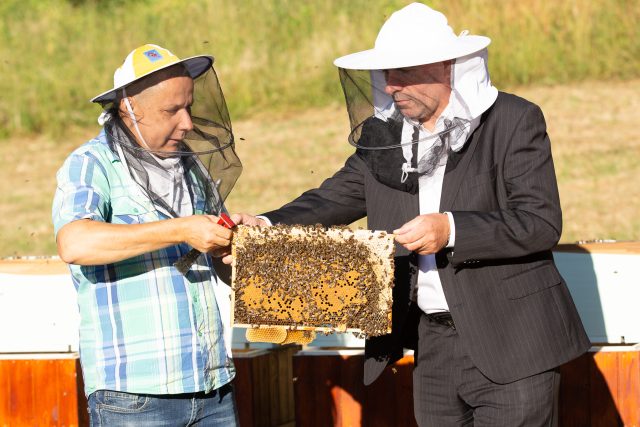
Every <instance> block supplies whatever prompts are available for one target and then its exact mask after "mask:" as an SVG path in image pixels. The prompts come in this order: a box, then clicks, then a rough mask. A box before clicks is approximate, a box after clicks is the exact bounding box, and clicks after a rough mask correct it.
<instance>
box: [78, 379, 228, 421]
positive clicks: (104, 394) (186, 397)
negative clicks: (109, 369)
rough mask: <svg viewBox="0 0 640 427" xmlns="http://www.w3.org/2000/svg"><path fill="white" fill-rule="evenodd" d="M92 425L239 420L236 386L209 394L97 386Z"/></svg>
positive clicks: (92, 397) (91, 410) (91, 397)
mask: <svg viewBox="0 0 640 427" xmlns="http://www.w3.org/2000/svg"><path fill="white" fill-rule="evenodd" d="M88 401H89V413H90V415H91V425H92V426H132V427H133V426H135V427H144V426H149V427H151V426H153V427H156V426H158V427H159V426H167V427H169V426H171V427H173V426H220V427H233V426H237V425H238V424H239V423H238V411H237V408H236V402H235V397H234V393H233V386H232V385H231V384H226V385H224V386H222V387H220V388H219V389H217V390H213V391H212V392H210V393H208V394H205V393H204V392H198V393H184V394H164V395H163V394H161V395H152V394H133V393H123V392H120V391H111V390H97V391H95V392H93V393H91V394H90V395H89V399H88Z"/></svg>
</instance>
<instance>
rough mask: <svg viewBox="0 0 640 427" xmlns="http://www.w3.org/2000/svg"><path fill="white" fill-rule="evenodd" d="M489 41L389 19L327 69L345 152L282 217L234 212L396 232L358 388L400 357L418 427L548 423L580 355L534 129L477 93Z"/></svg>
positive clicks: (536, 114) (531, 116)
mask: <svg viewBox="0 0 640 427" xmlns="http://www.w3.org/2000/svg"><path fill="white" fill-rule="evenodd" d="M489 43H490V40H489V39H488V38H486V37H481V36H469V35H467V34H466V33H463V34H461V35H460V36H455V35H454V34H453V31H452V30H451V27H449V25H448V24H447V20H446V18H445V17H444V15H442V14H441V13H439V12H436V11H434V10H432V9H430V8H428V7H427V6H424V5H422V4H417V3H414V4H411V5H409V6H407V7H406V8H404V9H402V10H400V11H398V12H396V13H394V14H393V15H392V16H391V17H390V18H389V20H387V22H386V23H385V24H384V25H383V27H382V29H381V30H380V33H379V34H378V38H377V40H376V44H375V47H374V48H373V49H370V50H367V51H363V52H358V53H354V54H352V55H347V56H345V57H342V58H338V59H337V60H336V62H335V64H336V65H337V66H338V67H340V72H341V76H342V82H343V88H344V90H345V96H346V98H347V103H348V108H349V113H350V118H351V123H352V127H353V130H352V133H351V135H350V140H351V142H352V144H354V145H355V146H356V147H357V150H356V152H355V153H354V154H353V155H352V156H350V157H349V158H348V159H347V161H346V163H345V165H344V167H343V168H342V169H340V170H339V171H338V172H337V173H336V174H335V175H334V176H333V177H331V178H329V179H327V180H326V181H325V182H324V183H323V184H322V185H321V186H320V187H319V188H317V189H313V190H310V191H307V192H305V193H304V194H302V195H301V196H300V197H298V198H297V199H296V200H294V201H292V202H291V203H289V204H287V205H285V206H283V207H282V208H280V209H277V210H275V211H272V212H268V213H265V214H264V216H263V217H262V218H260V217H258V218H254V217H250V216H248V215H244V216H236V217H235V219H236V220H237V221H239V222H244V223H247V224H267V223H269V222H271V223H286V224H315V223H322V224H324V225H326V226H329V225H336V224H348V223H350V222H352V221H354V220H357V219H359V218H362V217H364V216H366V217H367V221H368V226H369V228H370V229H376V230H387V231H392V232H393V233H394V234H395V239H396V242H397V244H398V246H397V250H396V259H395V268H396V269H395V288H394V290H393V294H394V295H393V296H394V307H393V332H392V334H390V335H386V336H383V337H377V338H373V339H370V340H367V342H366V349H365V354H366V361H365V373H364V380H365V383H367V384H369V383H371V382H373V381H374V380H375V379H376V378H377V377H378V376H379V375H380V373H381V371H382V370H383V369H384V367H385V366H387V365H388V364H389V363H391V362H393V361H395V360H397V359H398V358H399V357H401V356H402V351H403V347H404V348H414V349H415V350H416V352H415V362H416V367H415V370H414V381H413V382H414V408H415V416H416V420H417V421H418V423H419V424H420V425H424V426H435V427H441V426H458V425H483V426H484V425H492V426H494V425H495V426H498V425H499V426H533V425H536V426H537V425H540V426H543V425H544V426H547V425H554V424H555V423H556V421H557V420H556V418H555V416H556V415H555V414H556V409H557V398H558V385H559V372H558V370H557V367H558V366H559V365H561V364H563V363H565V362H567V361H569V360H571V359H573V358H575V357H577V356H578V355H580V354H581V353H583V352H585V351H586V350H587V349H588V348H589V341H588V338H587V336H586V334H585V332H584V329H583V327H582V324H581V321H580V318H579V316H578V313H577V311H576V309H575V306H574V304H573V301H572V299H571V296H570V294H569V292H568V290H567V287H566V285H565V283H564V281H563V279H562V277H561V276H560V274H559V273H558V270H557V269H556V266H555V264H554V261H553V257H552V253H551V248H553V246H554V245H555V244H556V243H557V242H558V240H559V238H560V234H561V227H562V217H561V211H560V202H559V196H558V190H557V184H556V178H555V173H554V167H553V160H552V158H551V149H550V143H549V138H548V135H547V132H546V126H545V121H544V118H543V115H542V112H541V110H540V109H539V108H538V107H537V106H536V105H534V104H532V103H530V102H528V101H526V100H524V99H522V98H519V97H516V96H514V95H510V94H507V93H503V92H498V91H497V90H496V89H495V88H494V87H493V86H492V85H491V82H490V79H489V75H488V69H487V64H486V62H487V50H486V47H487V46H488V44H489ZM357 70H365V71H364V72H363V71H357ZM358 73H359V74H358ZM361 82H364V83H361ZM350 102H351V103H352V104H354V103H355V104H358V103H360V104H359V105H349V103H350ZM362 102H364V103H365V104H366V103H367V102H368V103H370V105H369V107H373V109H372V108H368V109H367V108H366V107H367V106H366V105H365V104H362ZM365 110H366V111H367V113H365V114H364V115H362V112H363V111H365ZM372 113H373V114H372Z"/></svg>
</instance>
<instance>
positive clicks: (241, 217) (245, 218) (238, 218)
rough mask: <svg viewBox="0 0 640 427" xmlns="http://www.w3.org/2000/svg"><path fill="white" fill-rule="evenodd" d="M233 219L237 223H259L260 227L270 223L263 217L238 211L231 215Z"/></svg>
mask: <svg viewBox="0 0 640 427" xmlns="http://www.w3.org/2000/svg"><path fill="white" fill-rule="evenodd" d="M231 220H232V221H233V222H235V223H236V224H244V225H257V226H259V227H268V226H269V225H271V224H269V223H267V221H265V220H263V219H262V218H258V217H255V216H253V215H249V214H245V213H236V214H233V215H231Z"/></svg>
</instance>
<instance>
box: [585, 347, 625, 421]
mask: <svg viewBox="0 0 640 427" xmlns="http://www.w3.org/2000/svg"><path fill="white" fill-rule="evenodd" d="M590 354H593V359H592V360H593V363H591V366H590V369H589V385H590V387H589V391H590V398H589V400H590V402H591V405H590V409H591V424H590V425H591V426H592V427H612V426H621V425H622V420H621V418H620V414H619V413H618V410H617V408H616V400H617V398H618V355H619V354H620V352H606V351H603V352H598V353H590Z"/></svg>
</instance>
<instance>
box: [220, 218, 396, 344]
mask: <svg viewBox="0 0 640 427" xmlns="http://www.w3.org/2000/svg"><path fill="white" fill-rule="evenodd" d="M232 254H233V264H232V287H233V294H232V305H233V309H232V312H233V324H234V326H240V327H248V328H255V329H249V330H248V331H247V339H248V340H250V341H251V340H256V341H260V340H262V341H263V342H279V343H282V344H283V343H287V342H297V343H308V342H310V341H311V340H313V337H314V336H315V332H324V333H331V332H354V333H357V334H364V335H365V336H369V337H372V336H379V335H384V334H388V333H390V332H391V304H392V297H391V289H392V287H393V267H394V264H393V255H394V243H393V235H391V234H388V233H386V232H384V231H369V230H351V229H348V228H346V227H331V228H328V229H326V228H323V227H320V226H285V225H276V226H273V227H251V226H244V225H240V226H238V229H237V231H236V232H235V234H234V238H233V243H232ZM270 329H274V330H281V331H286V334H285V335H286V336H285V335H283V334H282V332H273V331H272V332H268V331H269V330H270ZM252 330H254V331H260V330H262V332H250V331H252ZM312 332H313V334H312ZM260 334H263V335H264V336H263V335H260ZM269 334H271V335H269ZM250 337H251V338H250Z"/></svg>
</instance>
